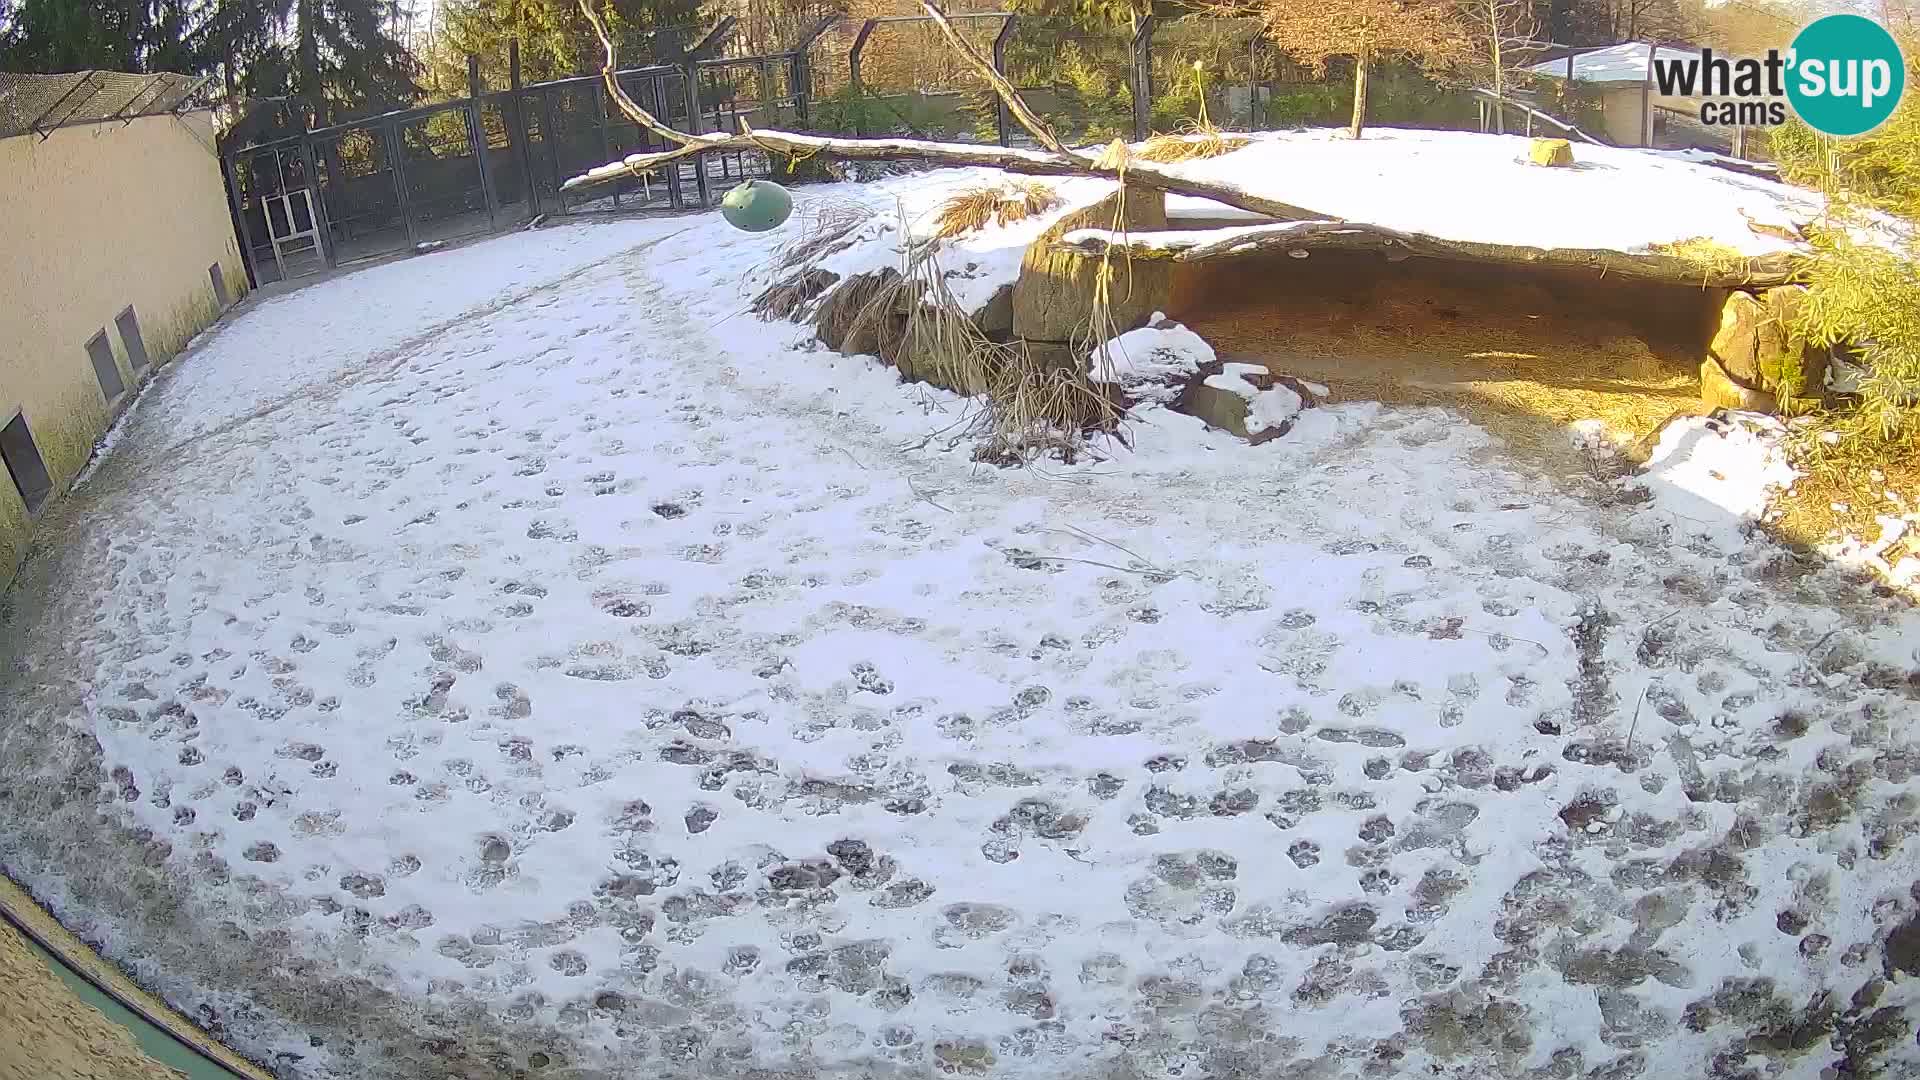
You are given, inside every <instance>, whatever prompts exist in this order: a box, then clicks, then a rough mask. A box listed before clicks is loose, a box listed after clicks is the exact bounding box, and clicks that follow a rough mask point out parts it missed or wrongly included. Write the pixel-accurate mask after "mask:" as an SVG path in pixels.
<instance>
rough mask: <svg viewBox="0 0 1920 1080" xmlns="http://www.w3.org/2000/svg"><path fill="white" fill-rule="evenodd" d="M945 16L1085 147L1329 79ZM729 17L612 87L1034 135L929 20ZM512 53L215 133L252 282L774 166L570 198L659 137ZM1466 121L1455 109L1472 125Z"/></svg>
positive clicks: (718, 104) (1208, 22) (1253, 54)
mask: <svg viewBox="0 0 1920 1080" xmlns="http://www.w3.org/2000/svg"><path fill="white" fill-rule="evenodd" d="M954 21H955V23H956V25H957V26H958V27H959V29H960V32H961V33H963V34H965V35H966V36H967V37H968V38H969V40H971V41H972V42H973V44H974V45H975V46H976V47H978V48H979V50H980V52H981V53H982V54H983V55H988V56H991V57H992V61H993V64H994V66H995V67H996V69H997V70H999V71H1000V72H1001V73H1002V74H1005V75H1007V76H1008V77H1009V79H1010V80H1011V81H1012V82H1013V83H1014V84H1015V85H1016V86H1017V87H1019V88H1020V90H1021V91H1022V94H1023V96H1025V97H1026V98H1027V100H1028V101H1029V103H1030V104H1031V105H1033V106H1034V107H1035V109H1036V110H1037V111H1038V112H1039V113H1040V114H1041V115H1043V116H1045V117H1046V118H1047V119H1048V120H1049V122H1050V123H1052V124H1054V126H1055V127H1056V129H1057V130H1058V131H1059V133H1060V134H1061V136H1062V137H1064V138H1066V139H1068V140H1069V141H1072V142H1076V143H1087V142H1095V141H1105V140H1107V139H1111V138H1114V137H1116V136H1119V137H1126V138H1130V139H1140V138H1145V137H1146V136H1147V135H1148V134H1150V133H1151V132H1153V131H1156V130H1159V131H1165V130H1172V129H1173V128H1174V127H1175V126H1176V125H1177V124H1178V122H1179V121H1181V120H1182V119H1184V118H1188V117H1193V116H1196V115H1202V114H1204V115H1206V116H1208V117H1209V118H1211V119H1212V120H1213V121H1214V122H1216V123H1218V124H1220V125H1221V126H1223V127H1226V126H1231V127H1238V128H1247V129H1258V128H1266V127H1272V126H1276V124H1277V123H1279V122H1282V121H1281V120H1280V119H1279V118H1277V117H1276V115H1275V114H1273V113H1272V112H1271V111H1270V110H1269V109H1268V107H1267V106H1268V104H1269V103H1270V102H1271V101H1272V100H1274V98H1275V95H1276V94H1281V93H1284V92H1287V91H1289V90H1290V89H1292V90H1298V89H1299V88H1301V87H1324V86H1325V85H1326V84H1325V83H1324V81H1322V77H1321V76H1319V75H1315V74H1314V73H1311V72H1308V71H1307V70H1306V69H1304V68H1301V67H1299V66H1298V65H1296V64H1292V63H1290V62H1289V61H1287V60H1286V59H1285V58H1284V57H1282V56H1280V55H1279V54H1278V53H1277V52H1276V51H1274V50H1272V49H1270V48H1268V47H1266V46H1265V45H1264V44H1263V43H1262V42H1261V41H1260V38H1259V34H1258V26H1257V25H1256V24H1254V23H1252V22H1250V21H1245V20H1223V19H1197V18H1186V19H1178V20H1170V21H1166V22H1162V21H1161V20H1159V19H1156V18H1148V19H1146V20H1144V21H1143V23H1142V24H1141V25H1140V27H1139V28H1138V30H1137V31H1130V30H1128V29H1126V28H1119V29H1114V30H1102V29H1090V28H1088V27H1086V26H1084V25H1080V24H1077V23H1074V22H1072V21H1070V20H1064V19H1053V18H1044V17H1032V16H1024V15H1015V14H1011V13H1008V12H979V13H967V14H962V15H956V16H954ZM735 29H736V22H735V20H734V19H733V18H732V17H729V18H727V19H724V20H722V21H721V23H720V24H719V25H718V26H716V27H714V29H713V30H712V31H711V32H709V33H708V34H707V35H706V36H705V37H704V38H703V39H702V40H700V41H699V42H697V43H695V44H694V45H692V47H690V48H688V49H686V50H685V51H684V52H682V53H679V54H678V55H676V56H673V57H671V58H669V59H666V60H662V61H658V62H653V63H649V64H648V65H646V66H642V67H636V68H631V69H627V70H623V71H621V72H619V73H618V75H617V78H618V79H619V80H620V85H621V87H622V88H623V89H624V90H625V91H626V92H627V94H628V95H629V96H631V97H632V98H633V99H634V100H636V101H637V102H639V103H640V104H641V105H643V106H644V107H646V108H647V109H648V110H650V111H652V112H653V113H654V114H655V115H656V116H658V117H659V118H660V119H662V120H663V121H665V122H666V123H668V124H670V125H672V126H674V127H676V128H679V129H681V130H683V131H690V132H696V133H699V132H711V131H737V130H739V129H740V126H741V124H743V123H745V124H748V125H750V126H753V127H757V128H781V129H785V130H797V131H806V132H814V133H833V134H850V135H864V136H876V135H908V136H915V137H922V138H936V139H943V140H949V141H966V142H982V143H999V144H1001V145H1021V144H1024V143H1026V142H1027V137H1026V134H1025V133H1024V132H1022V131H1021V130H1019V128H1018V127H1017V126H1015V125H1013V124H1012V123H1010V118H1009V117H1008V116H1007V113H1006V110H1005V107H1004V106H1003V105H1002V104H1001V103H1000V102H999V101H998V100H997V98H995V97H994V95H992V93H991V92H990V90H989V89H988V88H987V87H986V86H985V84H984V80H982V79H980V78H979V76H978V75H977V74H976V73H974V72H973V71H971V70H970V69H968V68H967V67H965V65H964V64H962V63H960V62H959V60H958V58H957V57H955V56H954V55H953V53H952V51H951V49H949V48H948V47H947V46H946V45H945V44H944V43H943V42H942V41H941V40H940V39H939V36H938V28H937V27H935V26H934V25H933V24H932V21H931V20H930V19H928V18H926V17H924V16H905V17H886V18H872V19H866V20H860V21H854V20H847V19H841V18H835V17H826V18H823V19H821V20H820V21H819V22H818V23H816V24H815V25H813V26H812V27H811V28H809V29H807V30H806V31H804V32H803V33H801V34H800V35H799V36H798V38H797V39H796V40H794V41H793V42H792V43H791V44H790V45H788V46H787V47H786V48H785V49H783V50H782V51H779V52H774V53H767V54H761V55H740V54H739V52H738V50H737V49H736V50H733V51H729V48H728V43H729V41H730V38H731V35H732V34H733V33H734V31H735ZM1196 61H1197V62H1198V67H1197V69H1196ZM507 66H508V70H509V72H510V74H509V77H508V82H509V83H510V85H509V86H508V87H507V88H505V89H493V90H487V89H484V88H482V87H481V86H480V79H479V64H478V61H477V60H473V59H470V61H469V65H468V73H469V82H470V92H469V96H468V97H466V98H463V99H461V100H458V101H451V102H445V103H441V104H436V105H428V106H423V107H420V108H414V109H408V110H404V111H400V112H393V113H388V114H385V115H382V116H375V117H370V118H367V119H362V120H355V121H352V122H349V123H344V124H339V125H336V126H332V127H327V128H321V129H317V130H314V131H308V132H304V133H301V134H298V135H292V136H288V137H286V138H282V139H278V140H275V141H269V142H263V143H258V144H255V145H251V146H244V147H237V148H236V147H229V148H227V149H226V150H225V151H224V152H223V165H224V167H225V169H226V171H227V178H228V184H229V188H230V191H231V193H232V196H233V198H232V203H233V208H234V216H235V223H236V231H237V232H238V233H239V235H240V237H241V239H242V245H243V247H244V249H245V250H246V252H247V261H248V264H249V269H250V271H251V272H252V273H253V274H254V276H255V281H256V283H264V282H268V281H274V280H279V279H283V278H287V277H293V276H297V275H300V274H303V273H308V272H312V271H316V270H320V269H324V268H326V267H330V266H337V265H340V264H342V263H347V262H353V261H356V260H360V259H365V258H371V257H375V256H380V255H386V254H391V253H395V252H400V251H404V250H408V249H411V248H417V247H419V246H421V245H427V244H434V243H436V242H440V241H447V240H453V239H458V238H462V237H466V236H471V235H476V234H481V233H486V232H490V231H494V230H497V229H501V228H506V227H510V226H513V225H517V224H520V223H522V222H525V221H528V220H530V219H532V218H533V217H535V216H536V215H541V214H549V215H551V214H560V213H571V212H577V211H582V210H613V209H662V210H665V209H682V208H694V207H706V206H710V205H712V203H713V201H714V199H715V198H717V196H718V195H719V194H720V193H721V192H722V191H724V190H725V188H726V187H727V186H730V185H731V184H733V183H736V182H738V181H739V180H741V179H744V178H748V177H754V176H766V175H769V174H771V173H772V172H773V171H775V169H776V168H784V163H778V164H776V163H774V162H771V161H769V160H768V159H767V157H766V155H764V154H762V153H759V152H757V151H751V150H745V151H725V152H719V151H715V152H709V153H706V154H701V155H698V156H696V157H689V158H686V159H683V160H681V161H679V162H676V163H674V165H672V166H669V167H667V168H666V169H664V170H661V171H660V172H659V173H657V174H655V175H649V176H626V177H622V178H620V179H618V180H614V181H609V182H606V183H603V184H600V185H596V186H594V187H592V188H590V189H586V190H584V191H582V190H572V191H569V190H567V189H565V188H564V187H563V185H564V183H565V181H566V180H567V179H568V178H569V177H572V176H575V175H578V174H579V173H582V172H585V171H586V170H588V169H590V168H593V167H594V166H597V165H602V164H605V163H607V162H609V161H614V160H617V159H619V158H620V157H622V156H625V155H628V154H633V153H644V152H651V151H659V150H666V149H670V146H669V145H667V144H666V143H665V142H663V141H662V140H661V139H660V137H659V136H658V135H656V134H655V133H653V132H651V131H648V130H645V129H643V128H641V127H639V126H637V125H635V124H634V123H632V122H631V121H629V120H628V119H627V118H626V117H625V116H624V115H622V114H621V113H620V112H619V110H618V109H616V108H613V107H612V106H611V103H610V102H609V101H608V99H607V94H606V92H605V88H604V87H603V86H602V83H601V79H600V77H599V76H597V75H582V76H577V77H574V78H568V79H560V80H556V81H552V82H545V83H536V84H530V85H520V84H519V78H518V75H517V72H518V70H519V64H518V59H517V52H515V53H513V54H510V56H509V62H508V65H507ZM1331 77H1333V78H1339V77H1341V75H1340V73H1338V72H1334V73H1332V75H1331ZM1472 119H1473V116H1472V112H1471V107H1468V109H1467V111H1466V113H1465V116H1464V117H1463V121H1464V122H1465V123H1469V124H1470V123H1471V122H1472Z"/></svg>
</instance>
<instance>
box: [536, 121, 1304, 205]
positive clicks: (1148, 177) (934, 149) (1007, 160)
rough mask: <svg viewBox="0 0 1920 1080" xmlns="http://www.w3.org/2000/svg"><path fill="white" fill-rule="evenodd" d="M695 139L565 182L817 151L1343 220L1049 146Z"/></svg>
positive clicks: (782, 137)
mask: <svg viewBox="0 0 1920 1080" xmlns="http://www.w3.org/2000/svg"><path fill="white" fill-rule="evenodd" d="M693 138H694V139H695V140H697V142H696V143H694V144H686V145H683V146H682V147H681V149H679V150H663V151H657V152H655V153H651V154H633V155H630V156H628V157H625V158H622V159H621V160H619V161H615V162H610V163H608V164H606V165H601V166H599V167H597V168H594V169H591V170H589V171H588V172H585V173H582V174H581V175H579V176H576V177H573V178H572V179H570V180H568V181H567V182H566V183H565V184H564V185H563V186H564V187H567V188H574V187H581V186H585V185H588V184H597V183H601V182H604V181H607V180H617V179H619V178H621V177H623V176H631V175H634V174H636V173H641V172H649V171H651V170H653V169H657V168H659V167H660V166H662V165H664V164H666V163H668V162H670V161H673V160H674V159H677V158H681V157H685V156H687V155H688V154H689V153H703V152H706V151H709V150H760V151H764V152H766V153H769V154H776V155H782V156H785V157H788V158H799V159H803V160H804V159H806V158H810V157H813V156H814V155H816V154H818V155H821V156H823V157H830V158H833V159H835V160H838V161H926V162H930V163H932V164H935V165H978V166H985V167H988V168H994V169H1004V170H1005V171H1007V172H1010V173H1020V174H1023V175H1026V176H1099V177H1105V178H1107V179H1111V180H1114V181H1116V182H1117V181H1119V180H1120V179H1121V178H1122V175H1123V174H1124V176H1125V179H1126V182H1127V184H1128V185H1129V186H1131V187H1141V188H1149V189H1152V190H1155V191H1164V192H1169V193H1172V194H1176V195H1197V196H1200V197H1202V198H1207V199H1212V200H1213V201H1215V202H1218V203H1222V204H1224V205H1227V206H1232V207H1237V208H1239V209H1241V210H1247V211H1250V212H1252V213H1256V214H1262V215H1265V216H1266V217H1270V218H1274V219H1277V220H1281V221H1329V220H1331V221H1338V220H1340V219H1338V218H1333V217H1330V216H1329V215H1327V214H1323V213H1320V212H1319V211H1317V210H1309V209H1307V208H1306V207H1302V206H1295V205H1293V204H1292V203H1287V202H1281V201H1280V200H1278V199H1269V198H1266V197H1265V196H1262V195H1255V194H1252V193H1250V192H1246V191H1242V190H1241V189H1239V188H1237V187H1234V186H1233V185H1232V184H1226V183H1221V182H1219V181H1215V180H1194V179H1191V178H1188V177H1184V176H1172V175H1169V174H1168V173H1166V172H1164V171H1162V170H1161V169H1160V168H1159V167H1157V166H1155V165H1153V164H1151V163H1149V162H1142V161H1132V162H1129V163H1128V164H1127V165H1126V166H1125V168H1124V169H1121V168H1106V167H1102V166H1101V165H1099V164H1098V163H1096V162H1094V161H1090V160H1088V159H1086V158H1083V157H1080V156H1078V155H1074V156H1069V157H1063V156H1061V155H1059V154H1054V153H1049V152H1047V151H1044V150H1023V149H1020V148H1018V147H1006V146H979V145H976V144H974V143H937V142H923V141H921V140H919V139H843V138H835V137H832V136H826V135H800V134H796V133H794V132H790V131H751V132H747V133H744V134H740V135H696V136H693Z"/></svg>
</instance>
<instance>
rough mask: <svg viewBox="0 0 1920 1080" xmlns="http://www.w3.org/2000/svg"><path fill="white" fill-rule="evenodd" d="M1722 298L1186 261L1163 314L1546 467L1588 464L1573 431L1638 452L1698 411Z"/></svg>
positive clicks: (1432, 271)
mask: <svg viewBox="0 0 1920 1080" xmlns="http://www.w3.org/2000/svg"><path fill="white" fill-rule="evenodd" d="M1724 296H1725V294H1724V293H1723V292H1722V291H1720V290H1712V289H1694V288H1685V287H1675V286H1670V285H1653V284H1647V283H1643V282H1637V281H1630V280H1626V279H1621V278H1611V279H1609V278H1601V277H1598V276H1596V275H1593V274H1574V273H1568V272H1562V271H1553V270H1531V269H1524V270H1523V269H1514V268H1509V267H1492V266H1481V265H1477V264H1473V263H1464V262H1448V261H1443V260H1435V259H1407V260H1404V261H1401V262H1389V261H1388V260H1387V259H1385V258H1384V257H1381V256H1378V255H1374V254H1370V253H1369V254H1349V253H1340V252H1322V253H1316V254H1314V255H1313V256H1312V257H1310V258H1305V259H1294V258H1288V257H1286V256H1285V255H1280V256H1277V257H1275V256H1256V257H1248V258H1241V259H1223V260H1215V261H1211V262H1203V263H1195V264H1185V265H1182V267H1181V269H1180V272H1179V274H1178V275H1177V277H1176V279H1175V283H1174V298H1173V302H1172V308H1173V310H1172V311H1170V312H1169V313H1168V314H1170V315H1172V316H1173V317H1174V318H1177V319H1179V320H1181V321H1182V322H1184V323H1186V324H1187V325H1188V326H1190V327H1192V328H1193V329H1194V330H1195V331H1197V332H1198V333H1199V334H1200V335H1201V336H1202V337H1204V338H1206V339H1207V341H1208V342H1210V343H1211V344H1212V345H1213V346H1214V348H1215V349H1216V350H1218V351H1219V352H1220V354H1221V355H1222V356H1225V357H1230V358H1232V359H1234V360H1242V361H1247V362H1254V363H1265V364H1268V365H1269V366H1270V367H1271V369H1272V370H1275V371H1280V372H1285V373H1287V374H1291V375H1297V376H1300V377H1302V378H1306V379H1311V380H1314V381H1316V382H1322V383H1325V384H1326V385H1327V386H1328V387H1329V388H1330V389H1331V390H1332V391H1333V398H1334V400H1356V399H1366V400H1375V401H1384V402H1389V403H1392V404H1397V405H1445V406H1450V407H1454V408H1458V409H1460V410H1462V411H1463V412H1465V413H1467V415H1468V416H1470V417H1471V418H1472V419H1473V420H1474V421H1475V422H1476V423H1479V424H1481V425H1482V426H1484V427H1486V428H1487V429H1488V430H1490V431H1492V432H1494V433H1495V434H1497V435H1499V436H1501V437H1502V438H1503V439H1504V440H1505V441H1506V442H1507V443H1508V444H1510V445H1511V446H1512V447H1514V448H1516V449H1520V450H1523V451H1526V452H1527V455H1526V456H1528V457H1531V458H1534V459H1535V460H1537V461H1538V462H1539V463H1540V464H1543V465H1545V466H1547V467H1548V468H1549V469H1551V470H1555V471H1558V470H1561V469H1576V470H1578V469H1582V468H1584V467H1585V466H1584V462H1583V458H1582V456H1581V455H1579V454H1578V453H1577V452H1575V450H1574V448H1573V445H1572V439H1571V437H1570V432H1569V431H1568V425H1569V424H1572V423H1573V422H1575V421H1578V420H1587V419H1598V420H1601V421H1603V422H1604V423H1605V424H1606V425H1607V429H1608V432H1609V435H1610V437H1611V439H1612V440H1613V441H1614V442H1615V443H1616V444H1617V445H1619V446H1620V447H1622V448H1623V449H1625V450H1627V451H1628V456H1629V457H1630V458H1631V457H1638V456H1642V455H1644V452H1645V451H1646V450H1647V449H1650V448H1651V443H1652V439H1651V436H1652V435H1653V433H1654V432H1655V431H1656V430H1657V429H1658V428H1659V426H1660V425H1661V424H1662V423H1663V422H1665V421H1666V420H1667V419H1668V418H1670V417H1672V416H1673V415H1675V414H1676V413H1686V414H1693V413H1698V412H1700V411H1702V407H1701V405H1700V397H1699V391H1700V380H1699V364H1700V358H1701V357H1703V356H1705V355H1706V345H1707V341H1708V340H1709V339H1710V337H1711V332H1712V319H1713V317H1714V314H1715V313H1716V312H1717V311H1718V309H1719V305H1720V303H1721V302H1722V301H1723V299H1724Z"/></svg>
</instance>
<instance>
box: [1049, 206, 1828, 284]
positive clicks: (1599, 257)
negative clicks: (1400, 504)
mask: <svg viewBox="0 0 1920 1080" xmlns="http://www.w3.org/2000/svg"><path fill="white" fill-rule="evenodd" d="M1054 246H1055V247H1058V248H1060V249H1061V250H1063V251H1070V252H1073V253H1075V254H1078V255H1088V256H1096V257H1097V256H1101V255H1105V254H1106V253H1107V252H1109V251H1111V252H1113V253H1114V254H1116V255H1125V256H1126V257H1128V258H1130V259H1147V260H1153V259H1161V260H1171V261H1173V262H1199V261H1201V260H1204V259H1219V258H1227V257H1231V256H1239V255H1255V254H1262V253H1280V252H1285V253H1288V254H1291V253H1293V252H1296V251H1297V252H1301V253H1303V254H1309V253H1311V252H1314V251H1379V252H1383V253H1385V254H1386V255H1387V256H1388V257H1389V258H1393V257H1395V256H1398V257H1401V258H1406V257H1411V256H1416V255H1418V256H1426V257H1429V258H1441V259H1463V260H1468V261H1472V262H1486V263H1504V264H1509V265H1516V266H1540V267H1562V268H1568V269H1581V270H1594V271H1597V272H1599V273H1602V274H1619V275H1621V276H1624V277H1632V278H1638V279H1641V280H1646V281H1659V282H1666V283H1669V284H1675V285H1695V286H1700V287H1703V288H1729V289H1730V288H1768V287H1771V286H1775V285H1785V284H1789V283H1791V282H1793V281H1795V280H1798V278H1799V273H1800V272H1799V270H1798V269H1797V268H1796V266H1795V260H1794V258H1793V256H1792V255H1791V254H1790V253H1787V252H1779V253H1775V254H1772V255H1760V256H1753V257H1749V258H1747V259H1745V260H1744V263H1743V264H1742V265H1740V266H1708V265H1705V264H1702V263H1699V262H1696V261H1694V260H1691V259H1686V258H1682V257H1680V256H1678V255H1663V254H1658V253H1653V252H1647V253H1641V254H1635V253H1630V252H1624V251H1613V250H1609V249H1605V248H1539V247H1524V246H1519V245H1511V244H1488V243H1480V242H1475V241H1468V240H1442V239H1440V238H1438V237H1434V236H1427V235H1425V234H1423V233H1408V232H1401V231H1399V230H1398V229H1389V228H1387V227H1385V226H1382V225H1369V224H1367V223H1365V222H1358V221H1332V220H1329V221H1282V222H1275V223H1273V224H1270V225H1247V226H1241V227H1235V228H1227V229H1210V230H1195V231H1181V232H1164V233H1131V234H1129V235H1128V236H1127V237H1126V238H1124V239H1122V238H1120V237H1117V236H1116V235H1115V234H1113V233H1111V232H1108V231H1106V230H1102V229H1081V230H1078V231H1076V232H1072V233H1068V234H1067V235H1066V236H1063V237H1061V238H1060V239H1059V240H1058V241H1056V242H1055V245H1054Z"/></svg>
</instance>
